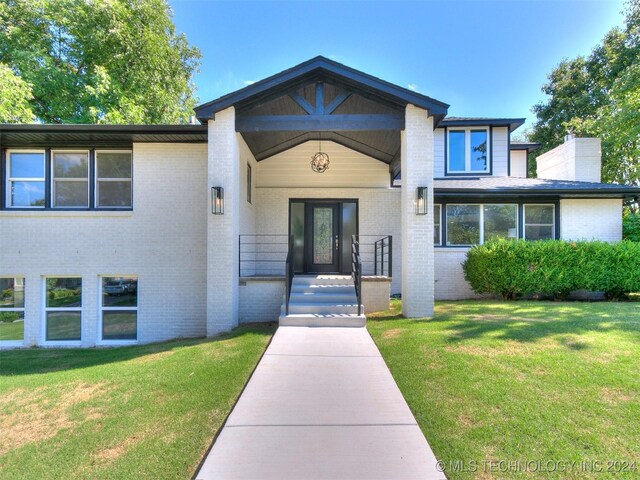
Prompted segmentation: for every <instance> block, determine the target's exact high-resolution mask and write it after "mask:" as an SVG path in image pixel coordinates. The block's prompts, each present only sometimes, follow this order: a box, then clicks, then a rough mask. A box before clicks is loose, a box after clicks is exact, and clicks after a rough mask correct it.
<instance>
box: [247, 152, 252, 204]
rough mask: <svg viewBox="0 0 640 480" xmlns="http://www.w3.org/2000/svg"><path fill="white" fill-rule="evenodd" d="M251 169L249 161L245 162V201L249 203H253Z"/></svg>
mask: <svg viewBox="0 0 640 480" xmlns="http://www.w3.org/2000/svg"><path fill="white" fill-rule="evenodd" d="M252 175H253V169H252V168H251V162H247V203H249V205H253V202H252V201H251V199H252V193H253V192H252V189H253V177H252Z"/></svg>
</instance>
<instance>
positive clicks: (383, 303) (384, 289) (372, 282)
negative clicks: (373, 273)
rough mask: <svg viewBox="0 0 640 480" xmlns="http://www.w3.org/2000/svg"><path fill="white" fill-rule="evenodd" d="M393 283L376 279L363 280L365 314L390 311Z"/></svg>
mask: <svg viewBox="0 0 640 480" xmlns="http://www.w3.org/2000/svg"><path fill="white" fill-rule="evenodd" d="M390 287H391V282H389V281H388V280H380V279H375V278H363V279H362V304H363V305H364V313H365V314H369V313H373V312H383V311H385V310H389V298H390V296H391V295H390V292H389V289H390Z"/></svg>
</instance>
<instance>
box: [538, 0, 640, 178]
mask: <svg viewBox="0 0 640 480" xmlns="http://www.w3.org/2000/svg"><path fill="white" fill-rule="evenodd" d="M542 91H543V92H544V93H545V94H547V95H548V99H547V100H546V101H545V102H542V103H539V104H537V105H535V106H534V107H533V112H534V113H535V114H536V116H537V121H536V123H535V124H534V126H533V129H532V131H531V132H530V134H529V140H531V141H534V142H539V143H541V144H542V148H541V149H540V150H538V151H536V152H535V154H534V155H533V156H534V157H535V156H537V155H540V154H541V153H544V152H546V151H548V150H550V149H552V148H554V147H556V146H557V145H558V144H560V143H562V140H563V137H564V135H565V134H566V133H567V132H568V131H573V132H574V133H575V134H577V135H581V136H597V137H600V138H601V139H602V179H603V181H605V182H617V183H626V184H636V185H640V0H632V1H629V2H628V3H627V6H626V16H625V26H624V28H614V29H612V30H611V31H610V32H609V33H608V34H607V35H606V36H605V38H604V39H603V40H602V42H601V43H600V44H599V45H598V46H596V47H595V48H594V50H593V51H592V52H591V54H590V55H589V56H588V57H577V58H575V59H573V60H564V61H563V62H561V63H560V65H558V66H557V67H556V68H555V69H554V70H553V71H552V72H551V74H550V75H549V82H548V83H547V84H545V85H544V86H543V87H542ZM530 165H531V168H532V169H533V170H532V171H531V172H530V173H532V174H535V162H530Z"/></svg>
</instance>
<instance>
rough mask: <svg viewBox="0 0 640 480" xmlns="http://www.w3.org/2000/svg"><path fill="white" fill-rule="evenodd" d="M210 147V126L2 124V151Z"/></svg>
mask: <svg viewBox="0 0 640 480" xmlns="http://www.w3.org/2000/svg"><path fill="white" fill-rule="evenodd" d="M149 142H152V143H165V142H166V143H206V142H207V126H206V125H46V124H0V145H2V147H7V148H10V147H67V146H92V147H103V146H123V147H124V146H127V147H130V146H131V145H133V144H134V143H149Z"/></svg>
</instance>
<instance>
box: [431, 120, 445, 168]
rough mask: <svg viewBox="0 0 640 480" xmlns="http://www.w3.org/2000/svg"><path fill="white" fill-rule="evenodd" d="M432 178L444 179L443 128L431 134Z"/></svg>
mask: <svg viewBox="0 0 640 480" xmlns="http://www.w3.org/2000/svg"><path fill="white" fill-rule="evenodd" d="M433 162H434V163H433V176H434V177H435V178H439V177H444V128H436V129H435V130H434V132H433Z"/></svg>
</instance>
